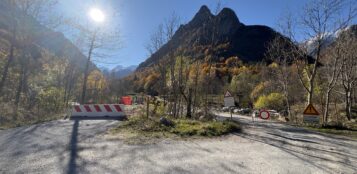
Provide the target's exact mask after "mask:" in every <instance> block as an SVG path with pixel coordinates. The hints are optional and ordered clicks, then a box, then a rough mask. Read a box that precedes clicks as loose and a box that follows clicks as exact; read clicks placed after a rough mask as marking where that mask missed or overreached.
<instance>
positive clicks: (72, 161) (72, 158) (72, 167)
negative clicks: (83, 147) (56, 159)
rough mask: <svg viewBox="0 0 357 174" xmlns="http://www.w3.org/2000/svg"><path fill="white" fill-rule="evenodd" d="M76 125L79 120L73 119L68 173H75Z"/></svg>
mask: <svg viewBox="0 0 357 174" xmlns="http://www.w3.org/2000/svg"><path fill="white" fill-rule="evenodd" d="M78 126H79V120H75V121H74V124H73V127H72V135H71V142H70V143H69V149H70V156H69V158H70V159H69V162H68V170H67V173H68V174H72V173H76V166H77V164H76V158H77V144H78Z"/></svg>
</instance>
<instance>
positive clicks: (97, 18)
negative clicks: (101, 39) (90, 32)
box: [89, 8, 105, 22]
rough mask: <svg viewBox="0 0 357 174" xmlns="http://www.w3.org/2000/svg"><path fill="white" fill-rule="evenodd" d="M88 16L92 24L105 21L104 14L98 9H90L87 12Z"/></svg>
mask: <svg viewBox="0 0 357 174" xmlns="http://www.w3.org/2000/svg"><path fill="white" fill-rule="evenodd" d="M89 16H90V18H92V20H93V21H94V22H103V21H104V20H105V15H104V13H103V12H102V11H101V10H100V9H98V8H92V9H91V10H90V11H89Z"/></svg>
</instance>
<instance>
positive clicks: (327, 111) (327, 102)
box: [323, 89, 331, 125]
mask: <svg viewBox="0 0 357 174" xmlns="http://www.w3.org/2000/svg"><path fill="white" fill-rule="evenodd" d="M330 94H331V89H328V90H327V92H326V99H325V100H326V101H325V107H324V115H323V124H324V125H326V124H327V122H328V116H329V105H330Z"/></svg>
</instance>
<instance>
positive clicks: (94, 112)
mask: <svg viewBox="0 0 357 174" xmlns="http://www.w3.org/2000/svg"><path fill="white" fill-rule="evenodd" d="M120 116H125V112H124V105H121V104H120V105H119V104H87V105H74V106H73V109H72V112H71V117H120Z"/></svg>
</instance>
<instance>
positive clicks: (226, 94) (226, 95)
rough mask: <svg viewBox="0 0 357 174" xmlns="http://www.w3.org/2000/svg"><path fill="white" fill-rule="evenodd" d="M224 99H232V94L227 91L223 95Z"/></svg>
mask: <svg viewBox="0 0 357 174" xmlns="http://www.w3.org/2000/svg"><path fill="white" fill-rule="evenodd" d="M224 97H232V94H231V93H230V92H229V91H226V93H225V94H224Z"/></svg>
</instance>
